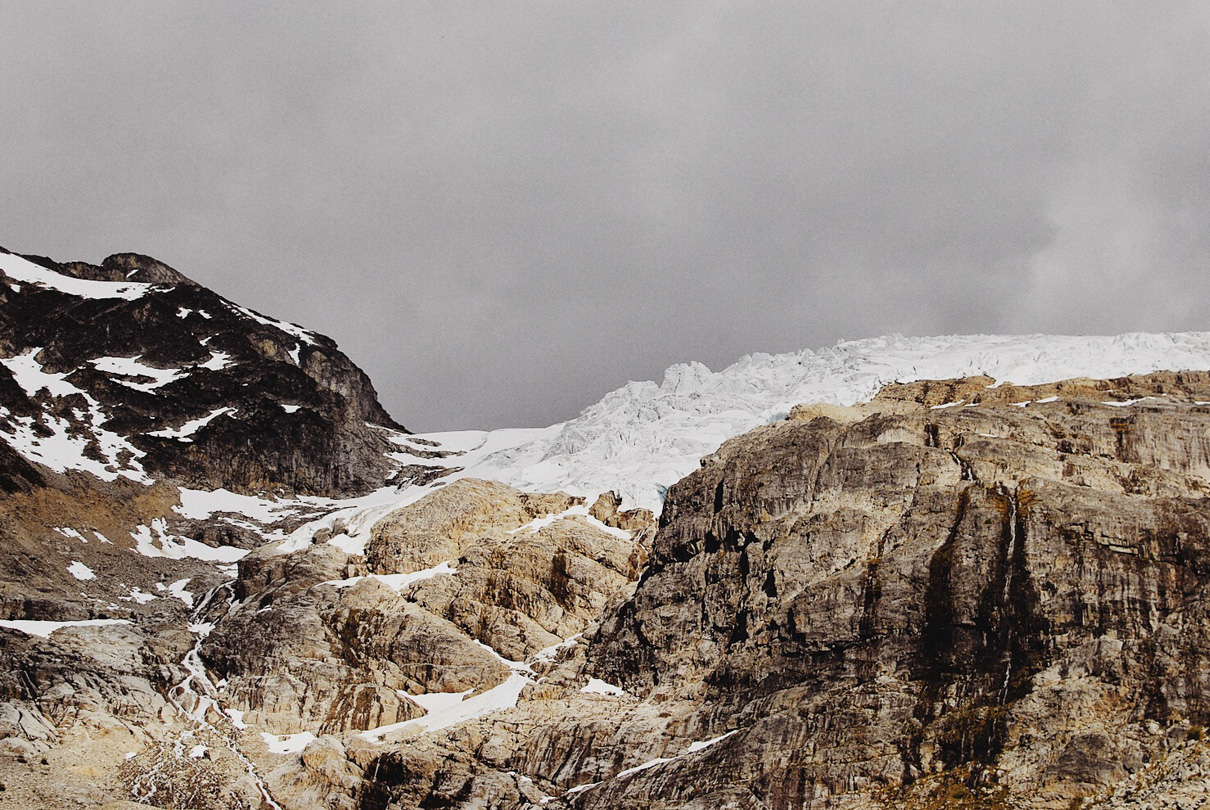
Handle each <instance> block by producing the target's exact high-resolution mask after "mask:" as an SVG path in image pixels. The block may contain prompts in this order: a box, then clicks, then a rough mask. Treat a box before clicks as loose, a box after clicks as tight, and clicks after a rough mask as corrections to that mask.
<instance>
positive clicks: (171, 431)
mask: <svg viewBox="0 0 1210 810" xmlns="http://www.w3.org/2000/svg"><path fill="white" fill-rule="evenodd" d="M233 413H235V408H217V409H215V410H213V411H211V412H210V413H208V414H206V415H205V416H199V417H198V418H197V419H190V420H189V421H188V422H186V423H185V424H183V425H181V426H180V427H178V428H164V429H163V430H153V431H151V432H150V433H148V434H147V435H148V436H162V437H164V438H166V439H176V440H178V441H182V442H192V441H193V439H191V438H189V437H190V436H192V435H193V434H194V433H197V432H198V431H199V430H201V429H202V428H204V427H206V425H208V424H210V423H211V422H213V421H214V420H215V419H218V418H219V417H220V416H224V415H229V414H233Z"/></svg>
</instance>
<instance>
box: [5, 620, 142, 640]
mask: <svg viewBox="0 0 1210 810" xmlns="http://www.w3.org/2000/svg"><path fill="white" fill-rule="evenodd" d="M114 624H130V622H129V621H127V620H126V619H85V620H83V621H76V622H47V621H32V620H28V619H13V620H3V621H0V627H7V628H9V629H10V630H20V631H21V632H22V633H25V634H26V635H30V636H39V637H41V638H49V637H50V634H51V633H53V632H55V631H56V630H63V629H65V628H68V627H108V626H110V625H114Z"/></svg>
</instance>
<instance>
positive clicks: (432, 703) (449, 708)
mask: <svg viewBox="0 0 1210 810" xmlns="http://www.w3.org/2000/svg"><path fill="white" fill-rule="evenodd" d="M530 683H533V681H531V680H530V679H529V678H527V677H526V676H525V675H524V674H522V673H520V672H513V673H512V674H511V675H509V676H508V678H507V679H506V680H505V681H504V683H502V684H500V685H499V686H496V687H494V688H492V689H488V690H487V691H486V692H480V693H479V694H478V695H474V696H471V697H467V695H469V694H470V691H469V690H468V691H466V692H437V693H429V694H427V695H408V696H407V697H408V699H409V700H411V701H413V702H414V703H416V704H417V705H419V706H420V707H421V708H423V709H424V710H425V711H426V712H427V714H425V715H424V716H423V717H416V718H413V719H411V720H405V721H403V722H402V723H392V724H390V725H387V726H379V727H378V728H375V729H370V730H369V731H363V732H362V733H361V734H359V735H358V736H360V737H362V738H363V739H366V740H369V741H371V742H375V743H378V742H382V740H383V737H385V736H387V735H388V734H392V733H394V732H398V731H405V730H415V731H416V732H419V733H421V734H424V733H428V732H430V731H438V730H440V729H443V728H449V727H450V726H454V725H457V724H458V723H463V722H465V721H467V720H473V719H475V718H476V717H482V716H483V715H485V714H490V713H491V712H495V711H500V710H502V709H511V708H513V707H514V706H516V705H517V699H518V698H520V696H521V691H522V690H523V689H525V687H526V686H527V685H529V684H530Z"/></svg>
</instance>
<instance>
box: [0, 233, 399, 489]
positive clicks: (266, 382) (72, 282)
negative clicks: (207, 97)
mask: <svg viewBox="0 0 1210 810" xmlns="http://www.w3.org/2000/svg"><path fill="white" fill-rule="evenodd" d="M0 250H2V249H0ZM0 271H3V272H4V275H3V276H0V313H2V314H0V354H3V355H4V356H5V357H7V358H10V359H9V360H6V361H4V362H3V363H0V408H2V409H3V410H2V412H0V415H2V418H0V432H3V433H5V434H7V435H8V436H10V437H12V438H13V440H15V441H18V442H21V443H24V444H26V445H34V446H37V445H38V443H39V439H41V440H48V439H51V438H53V437H55V436H62V437H64V438H67V439H70V438H72V437H75V438H76V439H77V440H79V441H80V442H81V450H82V454H83V455H84V456H85V457H86V458H90V459H92V460H93V461H94V462H95V464H96V467H97V470H96V471H94V474H101V475H105V474H106V473H109V474H122V473H125V474H127V475H128V477H137V476H140V475H150V476H152V477H154V478H157V479H169V480H173V481H179V482H181V483H183V484H187V485H190V486H194V487H199V488H203V489H216V488H219V487H226V488H228V489H233V490H237V491H244V492H258V491H272V490H276V489H282V490H287V491H296V492H300V493H307V494H322V495H341V494H346V493H349V492H359V491H365V490H368V489H370V488H372V487H374V486H378V485H380V484H381V483H382V481H383V479H384V478H386V476H387V473H388V472H389V470H390V466H391V465H390V464H389V462H388V461H387V459H386V458H385V457H384V453H385V452H386V451H388V450H390V449H391V444H390V443H389V442H388V439H387V436H388V435H389V432H384V431H383V430H381V429H380V428H386V429H389V430H390V431H398V430H402V428H401V427H400V426H399V425H397V424H396V423H395V422H394V421H393V420H392V419H391V418H390V417H389V416H388V415H387V414H386V412H385V411H384V410H383V409H382V406H381V405H379V404H378V400H377V398H376V395H375V393H374V388H373V386H372V385H371V383H370V381H369V379H368V378H367V377H366V376H365V374H363V373H362V372H361V370H360V369H358V368H357V367H356V366H354V365H353V363H352V362H350V361H349V359H348V358H347V357H345V356H344V355H343V354H341V352H340V351H339V350H338V349H337V348H336V344H335V343H333V342H332V340H331V339H329V338H326V337H323V336H322V335H317V334H314V333H311V332H307V331H305V330H303V329H300V328H299V327H296V326H293V325H292V324H286V323H282V322H279V321H274V320H272V319H269V318H265V317H263V316H261V315H258V314H257V313H255V312H252V311H251V310H248V309H245V308H244V307H240V306H238V305H236V304H233V303H231V302H230V301H227V300H226V299H224V298H222V297H220V296H219V295H216V294H215V293H213V292H211V291H210V290H207V289H206V288H204V287H201V286H199V285H198V284H195V283H194V282H192V281H190V280H189V279H187V278H185V276H183V275H181V274H180V273H178V272H177V271H175V270H173V269H172V268H170V267H168V266H166V265H164V264H162V263H160V262H157V261H155V260H154V259H150V258H148V257H146V256H139V255H136V254H129V253H127V254H118V255H116V256H111V257H109V258H108V259H106V260H105V261H104V262H103V263H102V264H101V265H100V266H99V267H98V266H94V265H89V264H84V263H81V262H73V263H68V264H58V263H56V262H53V261H51V260H49V259H43V258H40V257H18V256H14V255H13V254H11V253H8V252H7V251H4V252H0Z"/></svg>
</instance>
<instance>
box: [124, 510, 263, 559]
mask: <svg viewBox="0 0 1210 810" xmlns="http://www.w3.org/2000/svg"><path fill="white" fill-rule="evenodd" d="M131 537H132V538H133V539H134V541H135V548H134V550H135V551H136V552H138V553H139V554H142V555H143V556H144V557H165V558H167V559H170V560H180V559H184V558H185V557H192V558H193V559H195V560H204V561H207V562H223V563H232V562H237V561H238V560H241V559H243V558H244V557H246V556H247V555H248V551H247V550H246V549H242V548H236V547H235V546H218V547H217V548H216V547H214V546H208V545H206V544H205V543H199V542H198V541H197V540H194V539H193V538H191V537H174V536H173V535H170V534H169V533H168V530H167V524H166V523H165V521H164V520H163V519H162V518H156V519H155V520H153V521H151V525H150V526H136V527H135V530H134V531H133V532H132V533H131Z"/></svg>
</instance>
